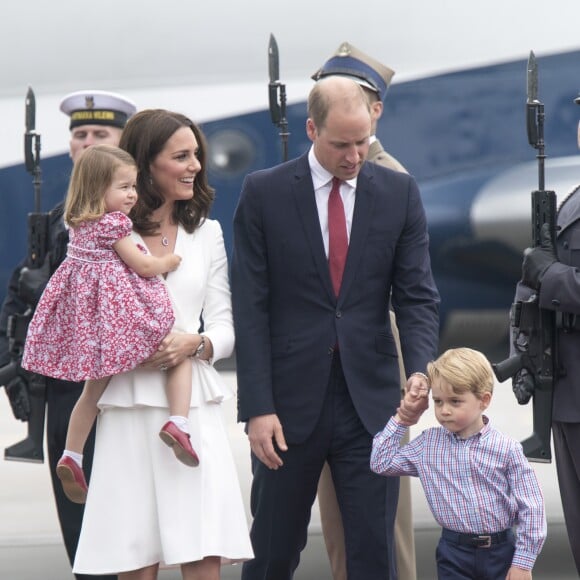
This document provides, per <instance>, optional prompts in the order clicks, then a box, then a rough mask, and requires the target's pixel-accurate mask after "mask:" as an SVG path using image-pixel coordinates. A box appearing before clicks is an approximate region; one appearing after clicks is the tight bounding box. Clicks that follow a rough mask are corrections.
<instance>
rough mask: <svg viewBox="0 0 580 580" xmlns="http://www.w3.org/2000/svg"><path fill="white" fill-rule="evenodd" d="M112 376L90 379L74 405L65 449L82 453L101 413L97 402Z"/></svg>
mask: <svg viewBox="0 0 580 580" xmlns="http://www.w3.org/2000/svg"><path fill="white" fill-rule="evenodd" d="M110 380H111V377H104V378H102V379H89V380H88V381H86V382H85V386H84V388H83V392H82V393H81V396H80V397H79V399H78V401H77V402H76V405H75V406H74V408H73V410H72V413H71V416H70V420H69V423H68V431H67V434H66V445H65V449H67V450H68V451H74V452H75V453H80V454H82V452H83V448H84V446H85V443H86V442H87V439H88V437H89V433H90V432H91V429H92V427H93V424H94V422H95V419H96V418H97V415H98V413H99V409H98V407H97V403H98V402H99V399H100V398H101V395H102V394H103V393H104V392H105V389H106V388H107V385H108V384H109V381H110Z"/></svg>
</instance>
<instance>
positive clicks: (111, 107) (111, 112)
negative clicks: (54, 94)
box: [60, 90, 137, 129]
mask: <svg viewBox="0 0 580 580" xmlns="http://www.w3.org/2000/svg"><path fill="white" fill-rule="evenodd" d="M60 110H61V111H62V112H63V113H65V114H66V115H68V116H69V117H70V126H69V129H73V128H74V127H78V126H79V125H109V126H111V127H120V128H121V129H122V128H123V127H124V126H125V123H126V122H127V119H128V118H129V117H130V116H131V115H133V114H134V113H135V112H136V111H137V107H136V106H135V103H133V101H131V100H130V99H127V98H126V97H124V96H123V95H119V94H117V93H111V92H108V91H92V90H87V91H77V92H75V93H70V94H69V95H66V97H64V99H63V100H62V101H61V103H60Z"/></svg>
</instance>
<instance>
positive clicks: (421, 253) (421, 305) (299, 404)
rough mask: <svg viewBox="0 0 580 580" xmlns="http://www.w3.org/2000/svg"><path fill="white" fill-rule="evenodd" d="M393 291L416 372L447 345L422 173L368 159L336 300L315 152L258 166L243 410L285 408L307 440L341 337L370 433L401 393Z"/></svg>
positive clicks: (246, 289)
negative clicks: (417, 176)
mask: <svg viewBox="0 0 580 580" xmlns="http://www.w3.org/2000/svg"><path fill="white" fill-rule="evenodd" d="M391 291H392V304H393V308H394V310H395V312H396V315H397V323H398V326H399V329H400V334H401V344H402V351H403V358H404V360H405V367H406V369H407V372H408V373H409V374H410V373H412V372H414V371H423V372H424V371H425V367H426V364H427V362H428V361H430V360H432V359H433V358H434V357H435V356H436V354H437V341H438V304H439V294H438V292H437V289H436V287H435V284H434V282H433V278H432V274H431V266H430V260H429V253H428V234H427V227H426V220H425V213H424V210H423V205H422V202H421V199H420V195H419V190H418V188H417V185H416V183H415V181H414V179H413V178H412V177H410V176H409V175H407V174H404V173H398V172H394V171H391V170H389V169H386V168H384V167H380V166H378V165H376V164H371V163H365V164H364V165H363V167H362V169H361V171H360V174H359V176H358V181H357V189H356V198H355V207H354V215H353V223H352V229H351V235H350V242H349V249H348V257H347V263H346V268H345V272H344V277H343V281H342V286H341V290H340V295H339V296H338V298H336V297H335V295H334V291H333V289H332V283H331V280H330V274H329V270H328V261H327V258H326V255H325V251H324V245H323V239H322V233H321V230H320V223H319V218H318V211H317V208H316V201H315V195H314V187H313V183H312V177H311V173H310V167H309V164H308V155H307V154H305V155H303V156H302V157H300V158H298V159H295V160H292V161H289V162H287V163H284V164H282V165H278V166H276V167H274V168H271V169H267V170H262V171H258V172H255V173H252V174H250V175H248V176H247V177H246V179H245V181H244V185H243V188H242V193H241V195H240V200H239V204H238V207H237V209H236V213H235V216H234V252H233V258H232V294H233V308H234V324H235V330H236V352H237V376H238V419H239V420H240V421H247V420H248V419H250V418H251V417H254V416H258V415H264V414H269V413H276V414H277V415H278V417H279V418H280V421H281V423H282V427H283V429H284V434H285V436H286V440H287V441H288V442H289V443H300V442H303V441H304V440H305V439H306V438H307V437H308V435H309V434H310V433H311V432H312V430H313V428H314V426H315V424H316V421H317V419H318V417H319V416H320V412H321V408H322V404H323V401H324V397H325V393H326V388H327V384H328V379H329V373H330V366H331V360H332V353H333V349H334V347H335V345H336V344H337V343H338V344H339V348H340V355H341V361H342V367H343V370H344V374H345V377H346V381H347V385H348V389H349V392H350V394H351V397H352V400H353V402H354V405H355V408H356V410H357V413H358V414H359V417H360V418H361V420H362V422H363V424H364V426H365V428H366V429H367V430H368V431H369V433H371V434H373V435H374V434H375V433H376V432H378V431H379V430H380V429H382V428H383V427H384V425H385V423H386V422H387V420H388V419H389V417H390V416H391V415H392V414H393V413H394V411H395V409H396V407H397V406H398V404H399V401H400V384H399V371H398V366H397V351H396V348H395V343H394V341H393V336H392V333H391V328H390V323H389V315H388V309H389V297H390V295H391Z"/></svg>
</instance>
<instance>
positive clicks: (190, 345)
mask: <svg viewBox="0 0 580 580" xmlns="http://www.w3.org/2000/svg"><path fill="white" fill-rule="evenodd" d="M198 337H199V335H196V334H183V333H179V332H170V333H169V334H168V335H167V336H166V337H165V338H164V339H163V340H162V341H161V344H160V345H159V348H158V349H157V352H155V353H153V354H152V355H151V356H150V357H149V358H148V359H147V360H146V361H145V362H143V363H142V364H141V366H142V367H143V368H146V369H158V370H162V371H166V370H167V369H168V368H172V367H174V366H176V365H178V364H179V363H180V362H182V361H183V360H184V359H185V358H187V357H188V356H190V355H191V353H192V352H194V351H195V348H196V338H198ZM198 342H199V341H198Z"/></svg>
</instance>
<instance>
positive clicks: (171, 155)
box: [149, 127, 201, 201]
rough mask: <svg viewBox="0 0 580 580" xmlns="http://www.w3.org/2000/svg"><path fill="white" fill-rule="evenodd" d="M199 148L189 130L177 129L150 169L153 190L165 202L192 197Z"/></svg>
mask: <svg viewBox="0 0 580 580" xmlns="http://www.w3.org/2000/svg"><path fill="white" fill-rule="evenodd" d="M198 150H199V145H198V143H197V139H196V138H195V135H194V134H193V131H192V130H191V129H190V128H189V127H180V128H179V129H177V131H175V133H173V135H172V136H171V137H170V138H169V139H168V140H167V142H166V143H165V146H164V147H163V149H162V150H161V151H160V153H159V154H158V155H157V156H156V157H155V159H154V160H153V161H152V163H151V165H150V168H149V170H150V174H151V178H152V180H153V183H154V184H155V188H156V189H157V190H158V191H159V193H161V195H163V197H164V199H165V201H178V200H186V199H191V198H192V197H193V182H194V180H195V176H196V175H197V174H198V173H199V171H200V169H201V164H200V162H199V159H198V158H197V155H198Z"/></svg>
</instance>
